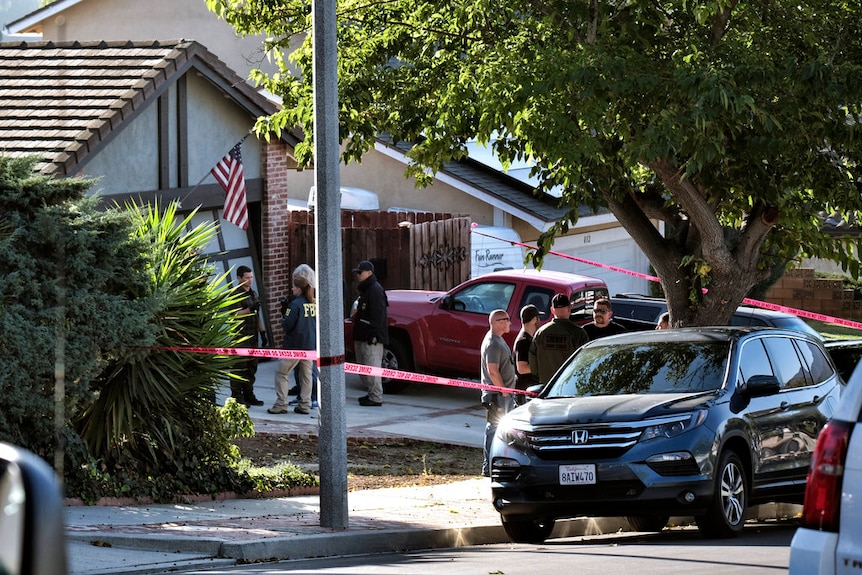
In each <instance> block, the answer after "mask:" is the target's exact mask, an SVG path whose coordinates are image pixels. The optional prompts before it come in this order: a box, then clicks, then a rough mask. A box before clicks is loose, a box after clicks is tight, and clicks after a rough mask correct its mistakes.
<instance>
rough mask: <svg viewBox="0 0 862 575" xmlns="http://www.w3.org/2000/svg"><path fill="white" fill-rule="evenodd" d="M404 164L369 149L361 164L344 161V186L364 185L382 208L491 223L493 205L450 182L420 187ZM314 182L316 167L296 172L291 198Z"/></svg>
mask: <svg viewBox="0 0 862 575" xmlns="http://www.w3.org/2000/svg"><path fill="white" fill-rule="evenodd" d="M404 169H405V165H404V164H403V163H401V162H399V161H398V160H395V159H393V158H390V157H389V156H387V155H385V154H382V153H380V152H378V151H375V150H371V151H369V152H367V153H366V154H365V155H364V156H363V158H362V162H361V163H356V162H351V163H350V164H348V165H344V164H341V172H340V180H341V185H342V186H353V187H357V188H364V189H366V190H371V191H372V192H375V193H377V195H378V198H379V200H380V209H381V210H388V209H389V208H391V207H396V206H397V207H399V208H407V209H410V210H421V211H428V212H449V213H459V214H469V215H470V217H471V218H472V219H473V221H475V222H478V223H480V224H486V225H491V223H492V221H493V211H494V210H493V207H492V206H490V205H488V204H487V203H485V202H483V201H481V200H478V199H476V198H473V197H471V196H469V195H467V194H465V193H464V192H462V191H460V190H456V189H455V188H453V187H452V186H449V185H448V184H444V183H442V182H439V181H435V182H434V183H433V184H431V185H430V186H428V187H426V188H417V187H416V181H415V180H414V179H412V178H411V179H409V180H408V179H407V178H405V177H404ZM312 185H314V170H313V169H306V170H303V171H301V172H295V173H294V174H293V175H292V176H291V177H290V180H289V183H288V195H289V197H290V198H291V199H296V200H303V201H304V200H306V199H307V198H308V190H309V188H310V187H311V186H312Z"/></svg>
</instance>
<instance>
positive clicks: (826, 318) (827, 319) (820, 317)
mask: <svg viewBox="0 0 862 575" xmlns="http://www.w3.org/2000/svg"><path fill="white" fill-rule="evenodd" d="M472 233H474V234H479V235H480V236H485V237H486V238H491V239H494V240H499V241H501V242H506V243H509V244H512V245H514V246H521V247H524V248H527V249H530V250H538V249H539V248H538V246H534V245H530V244H525V243H523V242H516V241H514V240H507V239H505V238H498V237H497V236H492V235H490V234H486V233H484V232H480V231H478V230H477V229H476V224H475V223H474V224H473V230H472ZM548 254H550V255H554V256H559V257H561V258H565V259H569V260H573V261H576V262H581V263H584V264H587V265H591V266H595V267H597V268H602V269H606V270H611V271H615V272H619V273H623V274H627V275H630V276H634V277H636V278H640V279H645V280H649V281H652V282H658V281H660V280H659V278H657V277H656V276H651V275H648V274H643V273H639V272H635V271H631V270H627V269H623V268H619V267H616V266H611V265H607V264H602V263H599V262H595V261H592V260H587V259H584V258H579V257H577V256H573V255H569V254H564V253H561V252H555V251H553V250H548ZM704 291H706V290H704ZM742 303H744V304H747V305H752V306H755V307H761V308H763V309H769V310H772V311H780V312H784V313H790V314H793V315H798V316H799V317H805V318H808V319H814V320H817V321H822V322H824V323H834V324H836V325H843V326H845V327H852V328H854V329H862V322H858V321H852V320H849V319H843V318H840V317H834V316H831V315H826V314H822V313H815V312H811V311H806V310H804V309H797V308H793V307H788V306H784V305H778V304H774V303H769V302H765V301H761V300H756V299H751V298H745V299H743V300H742Z"/></svg>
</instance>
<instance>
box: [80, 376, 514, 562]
mask: <svg viewBox="0 0 862 575" xmlns="http://www.w3.org/2000/svg"><path fill="white" fill-rule="evenodd" d="M275 367H276V362H274V361H272V362H263V363H261V364H260V366H259V369H258V374H257V383H256V384H255V393H256V395H257V396H258V397H259V398H260V399H262V400H263V401H264V402H265V404H264V405H263V406H262V407H251V408H250V409H249V414H250V415H251V416H252V419H253V421H254V423H255V429H256V431H258V432H268V433H299V434H314V435H316V434H317V432H318V418H317V410H312V412H311V414H310V415H300V414H296V413H293V412H292V411H291V412H289V413H287V414H279V415H273V414H269V413H267V412H266V409H267V408H268V407H270V406H271V405H273V404H274V402H275V387H274V384H273V381H274V380H273V376H274V372H275ZM345 383H346V386H347V390H346V391H347V393H346V394H347V398H346V405H345V415H346V419H347V427H348V431H347V434H348V436H349V437H409V438H414V439H423V440H431V441H438V442H442V443H450V444H458V445H469V446H475V447H480V446H481V445H482V440H483V438H484V424H485V411H484V409H483V408H482V407H481V405H480V402H479V392H477V391H476V390H472V389H456V388H448V387H440V386H432V385H426V386H421V385H419V384H417V385H415V386H411V388H410V389H408V391H407V392H406V393H403V394H398V395H387V396H386V397H385V398H384V405H383V407H379V408H377V407H370V408H369V407H361V406H359V404H358V402H357V398H358V397H360V396H361V395H364V394H365V391H364V389H362V386H361V384H360V382H359V379H358V377H357V376H354V375H348V376H347V378H346V382H345ZM226 391H227V390H223V392H222V394H221V395H220V396H219V398H218V401H219V402H220V403H223V402H224V400H225V397H226V395H225V393H226ZM476 472H477V475H478V473H479V470H478V469H477V470H476ZM348 518H349V525H348V528H347V529H346V530H336V529H327V528H323V527H321V526H320V501H319V497H318V496H317V495H303V496H297V497H282V498H275V499H239V500H225V501H208V502H204V503H193V504H186V505H177V504H171V505H145V506H133V505H120V506H85V507H67V509H66V531H67V533H68V540H69V544H68V551H69V564H70V571H71V573H72V574H73V575H89V574H101V573H112V574H121V573H160V572H164V571H167V570H176V569H178V568H185V567H207V566H218V565H231V564H236V563H237V562H249V561H265V560H272V559H295V558H302V557H321V556H324V557H325V556H336V555H347V554H354V553H369V552H383V551H401V550H408V549H423V548H433V547H452V546H458V545H470V544H477V543H491V542H502V541H506V537H505V533H504V532H503V529H502V527H501V526H500V520H499V516H498V514H497V513H496V512H495V511H494V509H493V507H492V506H491V502H490V482H489V480H488V479H486V478H482V479H476V480H473V481H467V482H463V483H457V484H449V485H441V486H432V487H415V488H414V487H403V488H393V489H382V490H372V491H355V492H351V493H349V494H348Z"/></svg>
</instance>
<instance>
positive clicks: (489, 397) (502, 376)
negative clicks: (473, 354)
mask: <svg viewBox="0 0 862 575" xmlns="http://www.w3.org/2000/svg"><path fill="white" fill-rule="evenodd" d="M511 321H512V320H511V319H510V318H509V314H508V313H507V312H506V310H504V309H495V310H494V311H492V312H491V313H490V314H488V325H489V329H488V333H486V334H485V338H484V339H483V340H482V347H481V353H480V357H481V366H480V367H481V383H482V384H483V385H488V386H494V387H498V388H500V387H508V388H511V387H515V362H514V361H513V359H512V350H510V349H509V345H508V344H507V343H506V340H505V339H503V336H504V335H505V334H507V333H509V328H510V327H511ZM512 396H513V394H511V393H504V392H499V391H494V390H491V389H483V390H482V405H484V406H485V409H487V410H488V413H487V416H486V419H485V443H484V445H483V447H482V453H483V455H484V458H483V460H482V475H484V476H485V477H490V476H491V462H490V461H489V459H488V454H489V451H490V448H491V441H492V440H493V439H494V434H495V433H497V425H498V424H499V423H500V420H501V419H502V418H503V416H504V415H506V414H507V413H508V412H509V410H511V409H512V407H513V400H512Z"/></svg>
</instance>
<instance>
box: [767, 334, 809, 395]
mask: <svg viewBox="0 0 862 575" xmlns="http://www.w3.org/2000/svg"><path fill="white" fill-rule="evenodd" d="M763 343H764V345H765V346H766V351H767V352H768V353H769V358H770V359H771V360H772V366H773V368H774V369H775V375H776V376H777V377H778V383H779V385H780V386H781V388H782V389H787V388H793V387H805V386H806V385H808V379H807V378H806V377H805V371H806V370H805V368H804V367H803V366H802V363H801V361H800V359H799V354H797V353H796V346H794V345H793V340H791V339H787V338H783V337H765V338H763Z"/></svg>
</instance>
